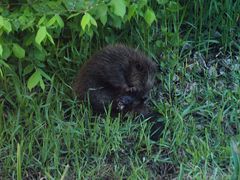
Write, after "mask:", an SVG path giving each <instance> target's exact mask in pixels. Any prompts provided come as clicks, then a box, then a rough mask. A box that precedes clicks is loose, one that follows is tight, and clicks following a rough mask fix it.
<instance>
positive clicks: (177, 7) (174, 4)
mask: <svg viewBox="0 0 240 180" xmlns="http://www.w3.org/2000/svg"><path fill="white" fill-rule="evenodd" d="M181 8H182V7H181V5H180V4H179V3H177V2H174V1H170V2H169V5H168V8H167V9H168V10H169V11H171V12H178V11H179V10H180V9H181Z"/></svg>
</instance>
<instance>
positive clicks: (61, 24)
mask: <svg viewBox="0 0 240 180" xmlns="http://www.w3.org/2000/svg"><path fill="white" fill-rule="evenodd" d="M55 17H56V20H57V23H58V25H59V27H60V28H63V27H64V22H63V20H62V18H61V17H60V16H59V15H58V14H56V15H55Z"/></svg>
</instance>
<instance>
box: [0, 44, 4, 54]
mask: <svg viewBox="0 0 240 180" xmlns="http://www.w3.org/2000/svg"><path fill="white" fill-rule="evenodd" d="M2 55H3V47H2V45H1V44H0V56H1V57H2Z"/></svg>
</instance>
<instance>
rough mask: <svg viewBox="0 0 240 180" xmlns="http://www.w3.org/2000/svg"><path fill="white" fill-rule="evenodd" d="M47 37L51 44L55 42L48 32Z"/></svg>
mask: <svg viewBox="0 0 240 180" xmlns="http://www.w3.org/2000/svg"><path fill="white" fill-rule="evenodd" d="M47 38H48V40H49V41H50V42H51V43H52V44H53V45H54V44H55V43H54V41H53V38H52V36H51V35H50V34H49V33H47Z"/></svg>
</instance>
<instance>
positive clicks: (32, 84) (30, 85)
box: [27, 70, 42, 91]
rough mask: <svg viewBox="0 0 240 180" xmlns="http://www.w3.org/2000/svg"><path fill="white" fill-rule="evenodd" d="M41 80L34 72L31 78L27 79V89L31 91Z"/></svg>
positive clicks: (36, 72) (39, 75)
mask: <svg viewBox="0 0 240 180" xmlns="http://www.w3.org/2000/svg"><path fill="white" fill-rule="evenodd" d="M41 79H42V76H41V73H40V72H39V71H38V70H36V71H35V72H34V73H33V74H32V75H31V77H30V78H29V79H28V82H27V87H28V89H29V90H30V91H31V90H32V88H34V87H35V86H36V85H37V84H38V83H39V82H40V80H41Z"/></svg>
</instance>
